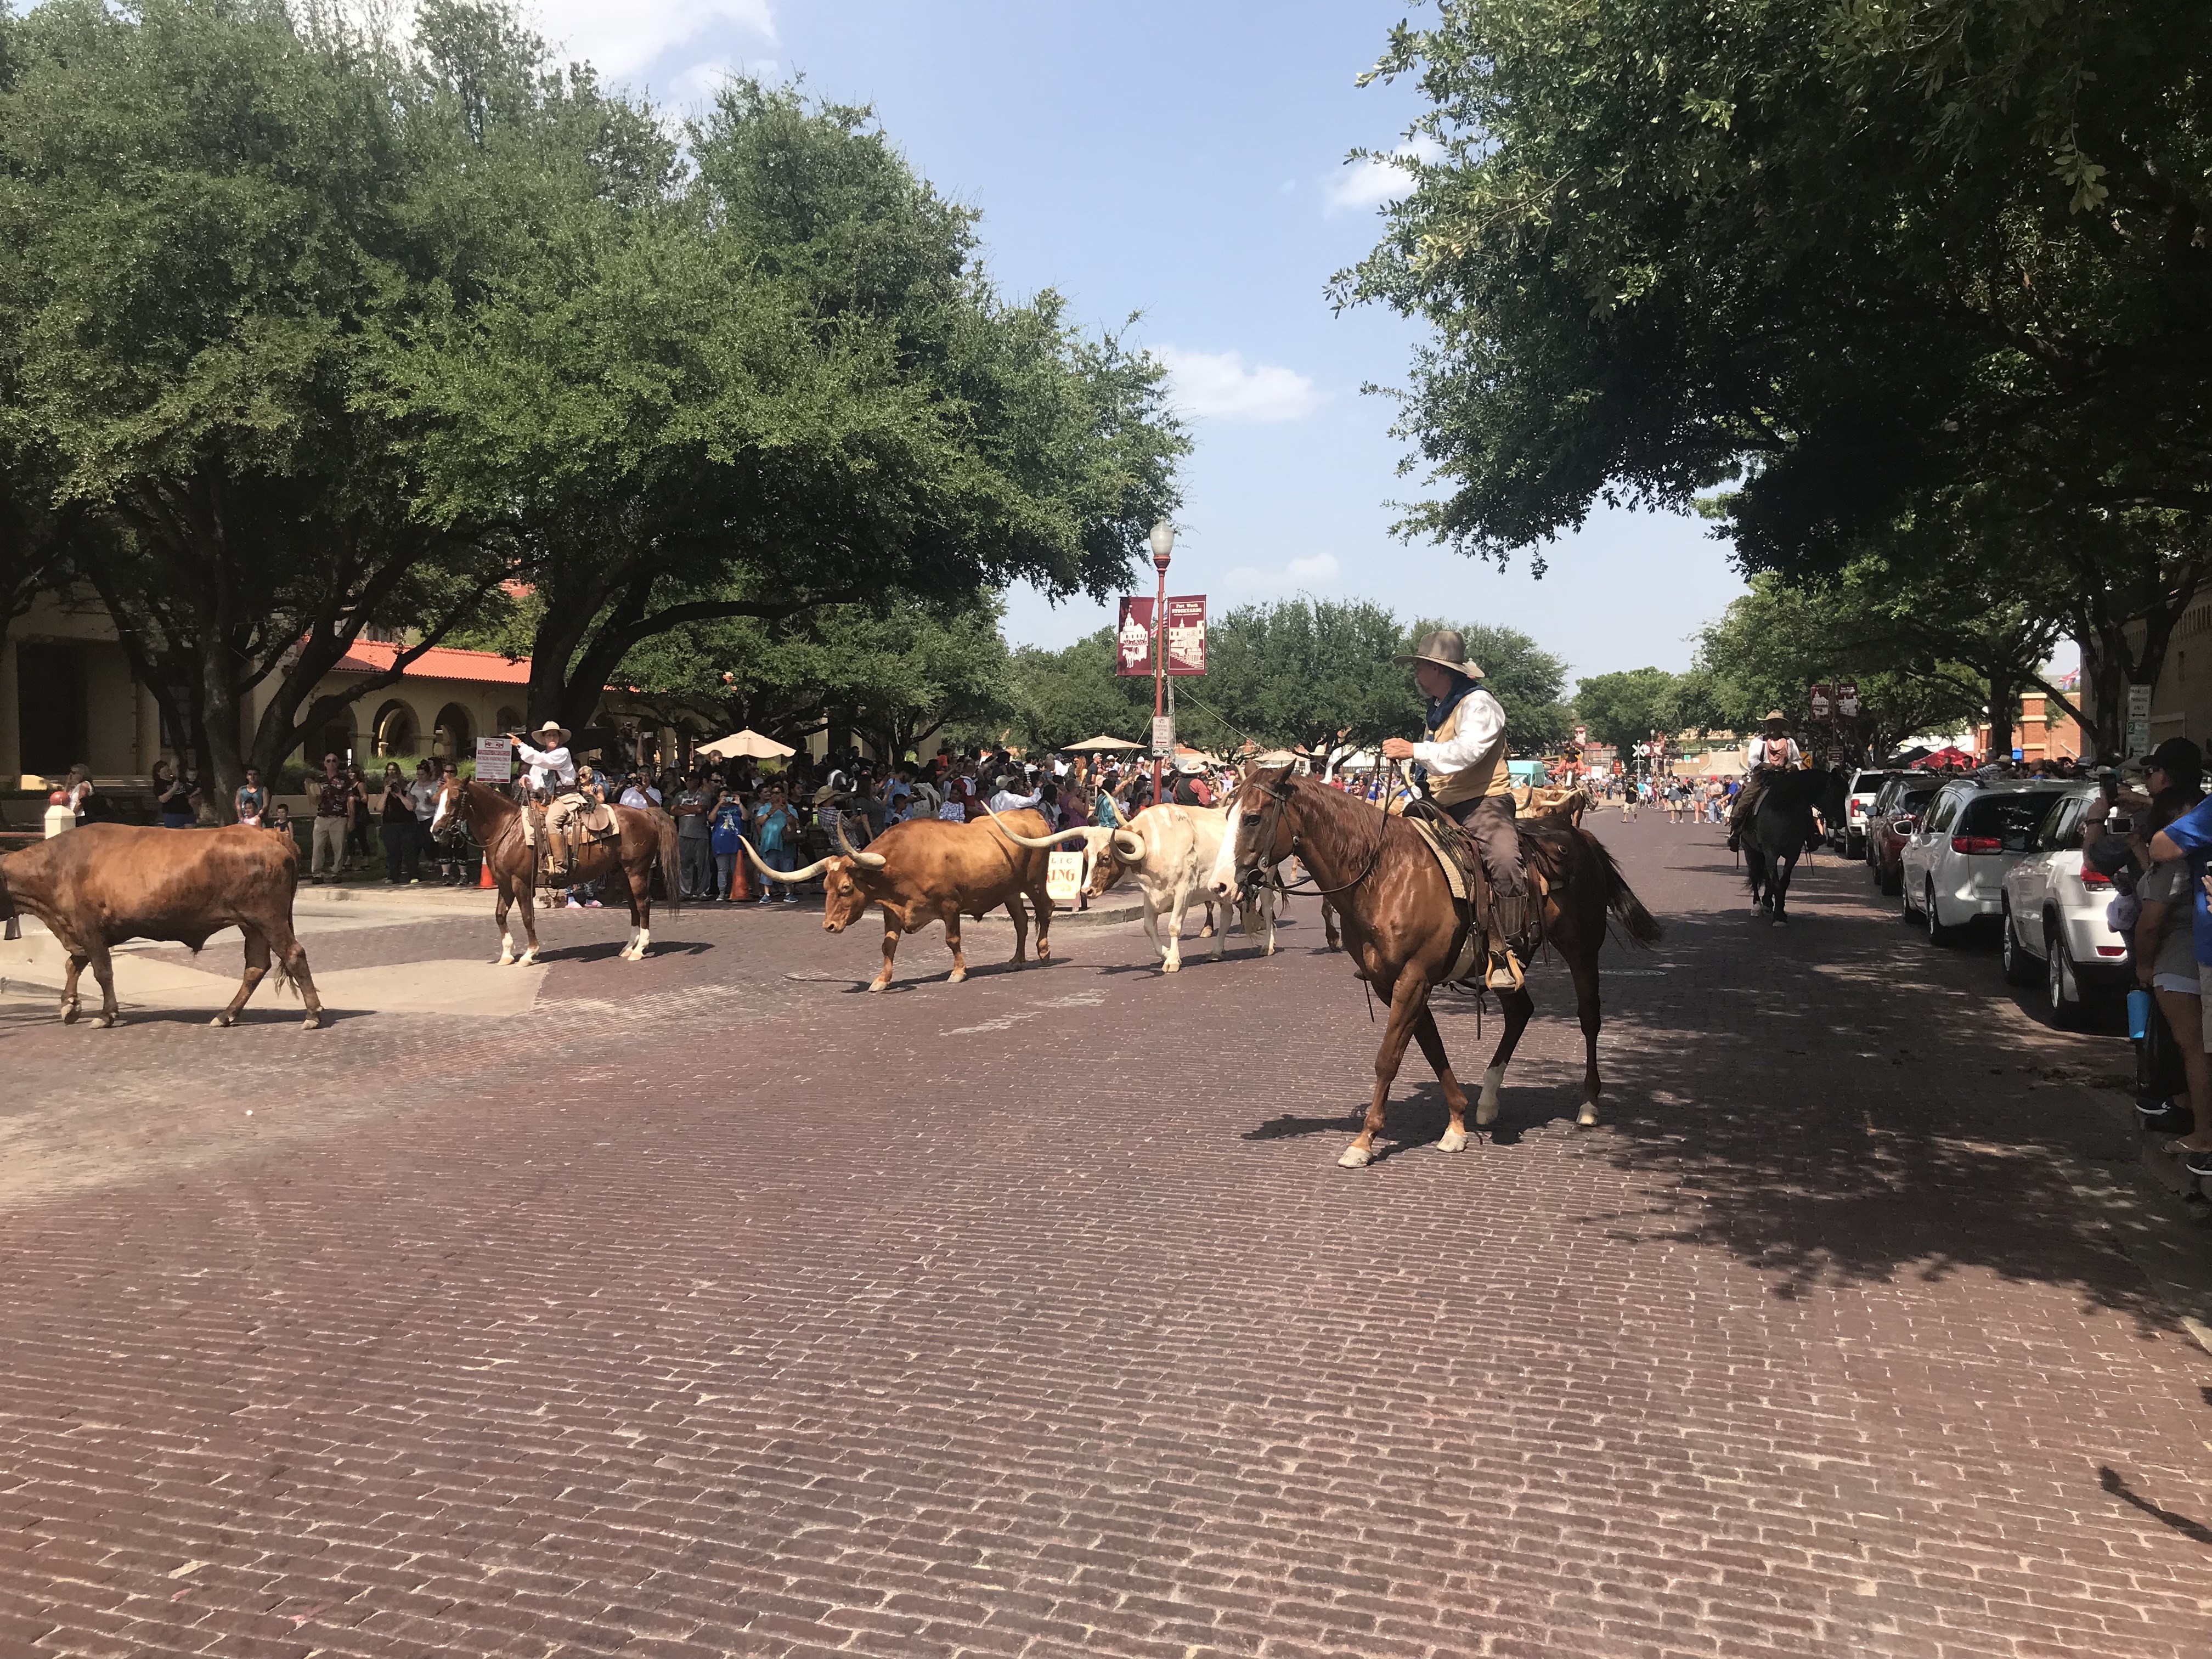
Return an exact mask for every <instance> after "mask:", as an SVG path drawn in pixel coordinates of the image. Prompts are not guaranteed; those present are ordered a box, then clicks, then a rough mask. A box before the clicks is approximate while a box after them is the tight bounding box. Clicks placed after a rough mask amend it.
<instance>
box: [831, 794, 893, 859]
mask: <svg viewBox="0 0 2212 1659" xmlns="http://www.w3.org/2000/svg"><path fill="white" fill-rule="evenodd" d="M829 823H830V825H831V827H832V828H834V829H836V831H837V844H838V845H839V846H840V847H842V848H844V849H845V856H846V857H847V858H848V859H850V860H853V862H854V863H855V864H865V865H866V866H868V868H870V869H871V870H880V869H882V868H883V867H884V866H885V865H886V864H889V863H890V860H889V859H887V858H885V857H884V855H883V854H881V853H863V852H862V851H861V850H860V848H857V847H855V846H854V845H853V843H852V842H849V841H847V840H846V839H845V815H844V814H843V813H842V812H841V811H838V810H837V809H836V807H834V806H833V807H831V808H830V809H829Z"/></svg>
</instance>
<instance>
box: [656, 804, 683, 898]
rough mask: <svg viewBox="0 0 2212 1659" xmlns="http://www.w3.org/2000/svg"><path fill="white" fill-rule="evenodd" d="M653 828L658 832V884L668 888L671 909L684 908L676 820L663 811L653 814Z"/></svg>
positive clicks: (681, 867)
mask: <svg viewBox="0 0 2212 1659" xmlns="http://www.w3.org/2000/svg"><path fill="white" fill-rule="evenodd" d="M655 817H656V818H657V820H658V822H656V823H654V825H653V828H654V829H658V830H659V832H660V884H661V885H662V886H663V887H665V888H666V889H667V890H668V898H667V904H668V908H670V909H671V910H681V909H682V908H684V864H683V859H682V855H681V849H680V848H678V845H677V842H676V820H675V819H674V818H672V817H669V816H668V814H667V813H665V812H661V813H658V814H656V815H655Z"/></svg>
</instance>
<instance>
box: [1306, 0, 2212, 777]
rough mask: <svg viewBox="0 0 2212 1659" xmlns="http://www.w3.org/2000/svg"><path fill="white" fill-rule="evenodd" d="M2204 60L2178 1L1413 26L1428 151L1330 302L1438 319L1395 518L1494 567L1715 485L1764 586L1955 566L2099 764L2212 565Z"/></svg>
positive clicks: (1807, 9)
mask: <svg viewBox="0 0 2212 1659" xmlns="http://www.w3.org/2000/svg"><path fill="white" fill-rule="evenodd" d="M2209 47H2212V12H2208V11H2207V10H2206V9H2204V8H2203V7H2202V6H2200V5H2194V4H2191V3H2186V0H2144V3H2136V0H2128V3H2121V0H2089V3H2086V4H2082V5H2078V6H2065V7H2054V6H2049V5H2044V4H2040V3H2037V0H1956V3H1947V4H1942V5H1934V4H1916V5H1907V6H1891V7H1882V6H1864V5H1859V4H1856V3H1850V0H1753V3H1747V4H1741V5H1731V6H1724V7H1718V8H1716V7H1712V6H1711V5H1709V4H1707V3H1705V0H1694V3H1692V0H1626V3H1622V4H1619V5H1613V6H1607V7H1603V8H1598V9H1592V8H1590V7H1588V6H1586V5H1583V4H1580V3H1576V0H1499V3H1486V4H1483V5H1480V6H1477V5H1468V4H1445V5H1443V6H1442V7H1441V8H1440V14H1439V15H1438V17H1437V21H1436V25H1435V27H1430V28H1425V29H1416V28H1413V27H1406V26H1401V27H1400V29H1399V30H1398V31H1397V32H1396V33H1395V34H1394V36H1393V38H1392V40H1391V44H1390V46H1389V51H1388V52H1386V53H1385V55H1384V56H1383V59H1382V61H1381V63H1380V64H1378V65H1377V68H1376V74H1378V75H1383V76H1401V75H1402V76H1412V77H1414V78H1415V79H1416V80H1417V81H1418V83H1419V87H1420V88H1421V90H1422V92H1423V94H1425V98H1426V100H1427V104H1428V107H1427V110H1426V112H1425V114H1424V115H1423V117H1422V118H1421V120H1420V122H1419V131H1420V132H1421V133H1422V134H1423V135H1424V136H1425V137H1427V138H1429V139H1431V140H1432V141H1433V142H1434V143H1435V144H1436V145H1437V147H1438V149H1437V154H1436V157H1435V159H1434V160H1432V161H1427V162H1424V163H1420V164H1418V165H1417V166H1416V167H1415V168H1414V172H1415V176H1416V179H1417V183H1416V185H1415V187H1414V189H1413V191H1412V193H1411V194H1410V195H1409V196H1408V197H1407V198H1406V199H1405V200H1404V201H1403V202H1401V204H1398V205H1397V206H1396V207H1395V209H1394V210H1392V211H1391V215H1390V220H1389V230H1388V234H1387V235H1386V237H1385V239H1384V240H1383V243H1382V244H1381V246H1378V247H1377V248H1376V251H1375V252H1374V253H1373V254H1372V255H1370V258H1368V259H1367V260H1366V261H1365V262H1364V263H1363V264H1361V265H1360V266H1359V267H1358V269H1357V270H1354V271H1351V272H1346V273H1345V274H1344V275H1343V276H1341V277H1340V281H1339V288H1338V292H1339V295H1340V297H1341V298H1343V299H1345V300H1347V301H1359V300H1372V301H1382V302H1385V303H1388V304H1390V305H1392V306H1394V307H1397V308H1399V309H1400V310H1401V311H1403V312H1405V313H1407V314H1409V315H1413V316H1416V317H1419V318H1420V319H1424V320H1425V321H1426V322H1427V323H1428V324H1429V325H1430V327H1431V331H1432V338H1431V343H1429V344H1428V345H1427V346H1425V348H1424V349H1422V350H1421V351H1420V353H1419V355H1418V356H1417V358H1416V361H1415V363H1414V366H1413V377H1412V380H1411V384H1410V386H1408V388H1407V392H1406V393H1405V394H1404V399H1403V404H1402V421H1401V429H1402V431H1403V432H1404V433H1405V435H1407V437H1408V438H1409V439H1410V440H1411V441H1413V444H1414V446H1415V448H1416V450H1417V453H1418V464H1420V465H1425V466H1426V467H1427V468H1428V469H1429V470H1430V477H1431V482H1432V483H1433V484H1434V485H1436V486H1437V489H1436V490H1435V492H1434V493H1433V494H1432V495H1431V496H1430V498H1429V499H1426V500H1425V501H1419V502H1418V503H1416V504H1415V505H1414V506H1413V507H1411V508H1410V509H1409V511H1408V513H1407V518H1406V520H1405V528H1406V529H1407V531H1408V532H1411V533H1417V534H1425V535H1430V536H1433V537H1435V538H1438V539H1440V540H1441V541H1443V543H1445V544H1448V545H1450V546H1453V547H1455V548H1458V549H1460V550H1463V551H1467V552H1471V553H1476V554H1480V555H1484V556H1492V557H1503V556H1505V555H1506V554H1507V553H1509V552H1510V550H1515V549H1518V548H1523V547H1529V546H1541V544H1543V543H1544V542H1546V541H1547V539H1548V538H1551V537H1553V536H1554V535H1556V534H1557V533H1558V532H1559V531H1560V530H1562V529H1565V528H1567V527H1570V526H1575V525H1578V524H1579V523H1581V522H1582V521H1583V518H1584V517H1585V515H1586V514H1587V513H1588V512H1589V508H1590V507H1591V505H1592V504H1593V503H1594V502H1595V501H1600V500H1615V501H1632V502H1638V503H1642V504H1645V505H1650V506H1658V507H1675V508H1681V507H1687V506H1689V505H1690V504H1692V502H1693V501H1696V500H1697V499H1698V498H1699V496H1700V495H1704V494H1705V492H1710V491H1715V490H1721V491H1723V494H1722V495H1720V496H1719V497H1717V506H1718V508H1719V511H1720V513H1721V516H1722V520H1723V533H1725V534H1726V535H1728V536H1729V538H1732V539H1733V541H1734V543H1735V547H1736V549H1737V552H1738V555H1739V556H1740V558H1741V560H1742V561H1743V562H1744V564H1745V566H1746V568H1747V569H1749V570H1753V571H1759V570H1765V571H1773V572H1777V573H1779V574H1784V575H1785V576H1788V577H1790V578H1791V579H1793V580H1796V579H1801V578H1805V579H1809V578H1814V577H1824V576H1832V575H1834V574H1836V573H1838V572H1839V571H1841V570H1843V569H1844V568H1846V567H1848V566H1850V564H1852V563H1853V562H1855V561H1857V560H1859V559H1861V558H1863V557H1866V556H1879V557H1882V558H1886V559H1887V560H1888V561H1890V562H1892V564H1893V566H1895V567H1896V568H1899V569H1900V570H1902V571H1905V572H1907V573H1908V574H1910V576H1911V579H1912V580H1916V581H1917V580H1921V579H1923V578H1930V579H1940V578H1941V577H1942V574H1943V573H1944V570H1945V568H1946V567H1948V566H1949V565H1952V564H1955V563H1960V562H1965V563H1968V564H1971V565H1972V566H1974V567H1976V568H1977V572H1978V574H1987V573H1991V572H1994V573H1996V575H1997V577H1998V585H1999V586H2001V587H2004V588H2006V589H2008V591H2013V592H2022V593H2027V594H2030V595H2032V596H2033V599H2034V601H2035V603H2036V604H2037V605H2038V606H2039V607H2040V617H2039V619H2044V620H2049V621H2051V622H2055V623H2062V624H2063V626H2064V627H2065V629H2067V631H2069V632H2072V633H2074V634H2075V635H2076V636H2077V637H2080V638H2081V639H2082V640H2083V641H2084V642H2085V645H2086V646H2087V648H2088V649H2089V651H2090V652H2091V653H2092V657H2093V661H2092V662H2091V664H2090V665H2089V666H2090V671H2091V676H2092V678H2093V679H2095V680H2097V682H2098V684H2099V697H2098V708H2097V711H2096V712H2097V715H2098V718H2099V720H2100V723H2104V724H2106V726H2107V731H2106V736H2107V740H2108V741H2109V740H2110V739H2111V738H2112V735H2113V733H2112V732H2111V730H2110V729H2109V723H2110V720H2112V718H2113V717H2114V711H2115V706H2116V704H2117V702H2118V696H2117V694H2116V689H2115V688H2116V687H2117V686H2118V685H2119V684H2123V683H2124V681H2125V680H2127V679H2130V678H2135V679H2148V678H2154V677H2155V674H2156V670H2157V666H2158V663H2159V660H2160V658H2161V657H2162V654H2163V652H2164V649H2165V642H2166V637H2167V636H2168V635H2169V634H2170V632H2171V629H2172V623H2173V622H2174V621H2175V620H2176V619H2177V618H2178V617H2179V612H2180V611H2181V610H2182V609H2183V608H2185V606H2186V605H2187V604H2188V603H2189V602H2190V600H2191V598H2192V597H2193V596H2194V595H2195V593H2196V592H2197V589H2198V586H2199V585H2200V584H2201V582H2202V581H2203V578H2204V576H2205V575H2206V574H2207V573H2208V571H2212V537H2208V536H2207V535H2206V534H2205V533H2204V526H2205V514H2206V512H2207V508H2208V507H2212V483H2208V481H2207V478H2206V477H2205V473H2204V468H2203V458H2204V455H2205V453H2207V449H2208V447H2212V376H2208V374H2207V372H2206V371H2207V369H2208V367H2212V334H2208V331H2206V329H2205V327H2204V323H2203V319H2204V318H2205V317H2206V316H2207V315H2208V314H2212V249H2208V248H2207V246H2206V240H2207V232H2206V228H2205V226H2206V218H2207V215H2208V210H2212V167H2208V162H2209V161H2212V153H2208V146H2212V124H2208V121H2207V115H2208V113H2212V112H2208V109H2207V99H2208V96H2212V75H2208V73H2207V70H2208V68H2212V64H2209V63H2208V48H2209ZM1538 556H1539V558H1540V559H1541V554H1539V555H1538ZM1949 611H1950V613H1951V614H1954V615H1957V616H1961V617H1964V616H1967V615H1969V614H1970V613H1969V611H1968V609H1967V608H1966V607H1963V606H1954V607H1950V608H1949Z"/></svg>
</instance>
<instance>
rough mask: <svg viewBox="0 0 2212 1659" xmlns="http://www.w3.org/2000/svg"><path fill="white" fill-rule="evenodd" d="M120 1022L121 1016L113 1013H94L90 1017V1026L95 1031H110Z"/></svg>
mask: <svg viewBox="0 0 2212 1659" xmlns="http://www.w3.org/2000/svg"><path fill="white" fill-rule="evenodd" d="M120 1024H123V1021H122V1019H121V1018H120V1017H119V1016H118V1015H115V1014H94V1016H93V1018H92V1026H93V1029H94V1030H96V1031H112V1030H114V1029H115V1028H116V1027H117V1026H118V1025H120Z"/></svg>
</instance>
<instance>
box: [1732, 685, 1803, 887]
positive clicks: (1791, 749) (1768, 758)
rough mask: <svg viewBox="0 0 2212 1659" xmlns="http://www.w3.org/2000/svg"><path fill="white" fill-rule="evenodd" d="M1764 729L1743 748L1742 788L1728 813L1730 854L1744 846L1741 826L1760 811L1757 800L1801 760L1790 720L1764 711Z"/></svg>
mask: <svg viewBox="0 0 2212 1659" xmlns="http://www.w3.org/2000/svg"><path fill="white" fill-rule="evenodd" d="M1803 758H1804V757H1803V755H1802V753H1801V751H1800V750H1798V747H1797V740H1796V738H1793V737H1791V736H1790V717H1789V716H1788V715H1787V714H1784V713H1783V712H1782V711H1781V710H1780V709H1779V708H1770V709H1768V710H1767V711H1766V719H1765V730H1764V731H1762V732H1759V735H1758V736H1757V737H1755V738H1753V739H1752V740H1751V741H1750V742H1749V743H1748V744H1745V745H1744V751H1743V761H1744V779H1743V787H1742V788H1741V789H1739V790H1738V791H1737V792H1736V797H1735V805H1734V806H1733V807H1731V808H1729V832H1728V847H1729V852H1731V853H1733V852H1735V851H1736V850H1737V849H1738V848H1741V846H1742V845H1743V826H1744V824H1745V823H1747V821H1748V820H1749V819H1750V817H1751V815H1752V814H1753V812H1755V811H1758V810H1759V797H1760V796H1761V795H1763V794H1765V793H1766V787H1767V786H1768V785H1769V784H1771V783H1772V782H1773V781H1774V779H1775V776H1776V775H1777V774H1778V773H1782V772H1789V771H1794V770H1796V768H1797V766H1798V764H1799V763H1801V762H1802V760H1803Z"/></svg>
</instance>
